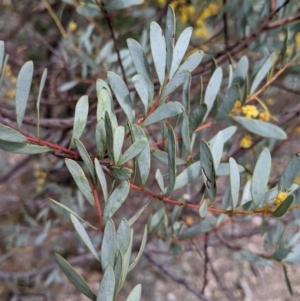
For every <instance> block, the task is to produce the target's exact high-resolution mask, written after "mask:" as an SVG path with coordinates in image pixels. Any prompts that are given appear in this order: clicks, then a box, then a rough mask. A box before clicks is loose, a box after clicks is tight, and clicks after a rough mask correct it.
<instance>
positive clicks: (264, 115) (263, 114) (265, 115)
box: [259, 111, 271, 121]
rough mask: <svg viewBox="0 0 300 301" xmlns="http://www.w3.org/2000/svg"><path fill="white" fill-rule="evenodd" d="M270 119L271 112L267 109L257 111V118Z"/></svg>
mask: <svg viewBox="0 0 300 301" xmlns="http://www.w3.org/2000/svg"><path fill="white" fill-rule="evenodd" d="M270 119H271V114H270V112H269V111H264V112H261V113H259V120H261V121H269V120H270Z"/></svg>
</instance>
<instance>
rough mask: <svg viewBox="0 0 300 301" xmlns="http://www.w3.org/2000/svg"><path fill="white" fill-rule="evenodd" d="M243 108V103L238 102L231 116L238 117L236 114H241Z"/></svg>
mask: <svg viewBox="0 0 300 301" xmlns="http://www.w3.org/2000/svg"><path fill="white" fill-rule="evenodd" d="M241 108H242V102H241V101H240V100H237V101H236V102H235V104H234V107H233V109H232V110H231V113H230V115H231V116H232V115H236V114H238V113H240V112H241Z"/></svg>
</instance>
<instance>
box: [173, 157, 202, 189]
mask: <svg viewBox="0 0 300 301" xmlns="http://www.w3.org/2000/svg"><path fill="white" fill-rule="evenodd" d="M200 175H201V164H200V161H198V162H195V163H193V164H191V165H190V166H189V167H187V168H186V169H185V170H184V171H183V172H182V173H181V174H179V175H178V176H177V177H176V182H175V186H174V190H176V189H179V188H181V187H184V186H185V185H186V184H188V183H191V182H192V181H194V180H195V179H197V178H198V177H200Z"/></svg>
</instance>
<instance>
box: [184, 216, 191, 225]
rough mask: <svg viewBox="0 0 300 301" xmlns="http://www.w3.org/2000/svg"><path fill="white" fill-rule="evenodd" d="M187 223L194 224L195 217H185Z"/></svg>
mask: <svg viewBox="0 0 300 301" xmlns="http://www.w3.org/2000/svg"><path fill="white" fill-rule="evenodd" d="M185 223H186V224H187V225H188V226H191V225H192V224H193V218H192V217H191V216H187V217H186V219H185Z"/></svg>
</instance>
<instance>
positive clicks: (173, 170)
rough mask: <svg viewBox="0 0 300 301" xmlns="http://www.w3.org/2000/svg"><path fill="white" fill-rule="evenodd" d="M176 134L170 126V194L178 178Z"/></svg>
mask: <svg viewBox="0 0 300 301" xmlns="http://www.w3.org/2000/svg"><path fill="white" fill-rule="evenodd" d="M175 142H176V141H175V134H174V131H173V128H172V127H171V126H170V127H169V128H168V144H167V150H168V172H169V186H168V191H167V193H168V194H171V193H172V191H173V190H174V186H175V180H176V163H175V158H176V153H175V152H176V143H175Z"/></svg>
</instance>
